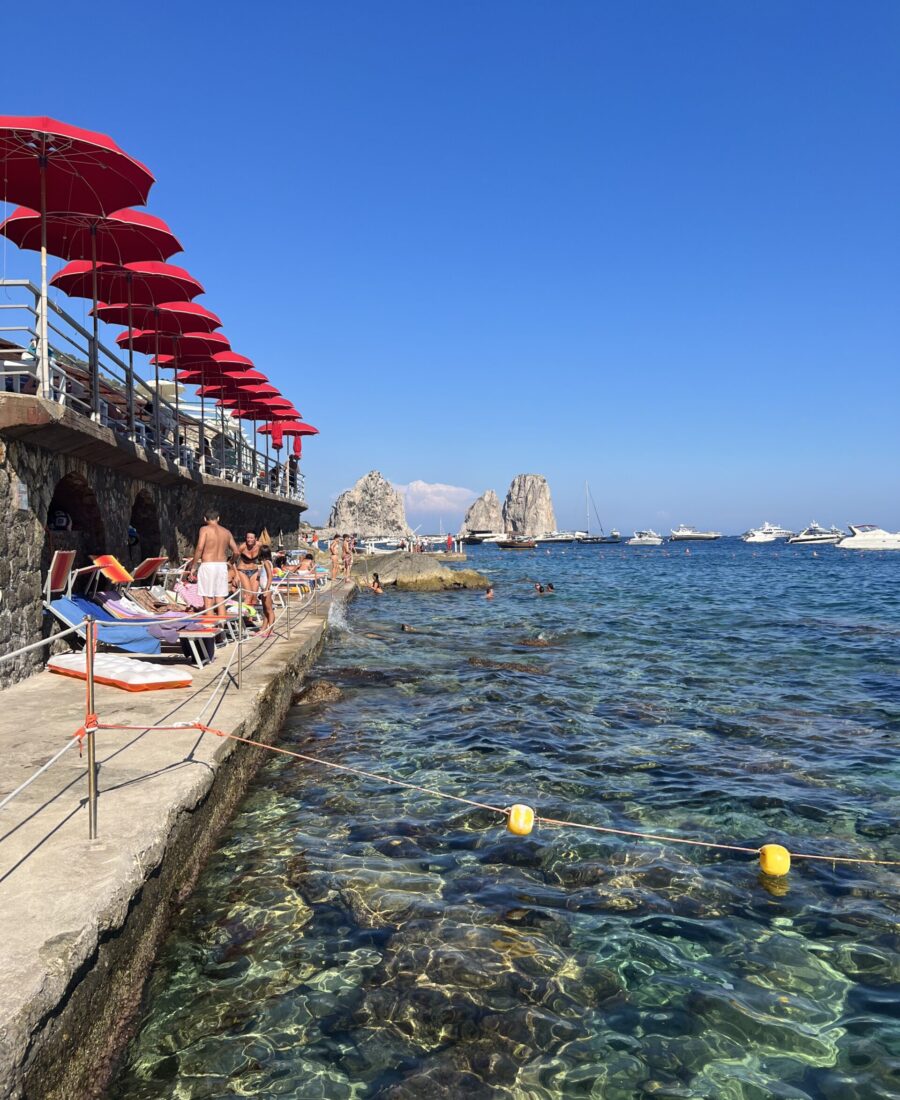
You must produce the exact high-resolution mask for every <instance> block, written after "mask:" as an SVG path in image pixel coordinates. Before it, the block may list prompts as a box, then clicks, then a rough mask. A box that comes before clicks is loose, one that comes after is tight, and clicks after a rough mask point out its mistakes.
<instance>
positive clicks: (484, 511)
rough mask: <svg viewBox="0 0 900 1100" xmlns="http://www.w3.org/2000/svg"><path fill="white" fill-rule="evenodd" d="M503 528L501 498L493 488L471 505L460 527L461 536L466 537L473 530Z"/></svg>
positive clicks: (499, 529)
mask: <svg viewBox="0 0 900 1100" xmlns="http://www.w3.org/2000/svg"><path fill="white" fill-rule="evenodd" d="M502 530H503V513H502V512H501V511H500V498H499V497H498V496H497V494H496V493H495V492H494V490H493V489H488V490H487V492H485V493H482V494H481V496H480V497H479V498H478V500H475V501H473V502H472V503H471V504H470V505H469V510H468V512H466V518H465V519H464V520H463V523H462V527H460V529H459V537H460V538H465V536H466V535H468V534H469V533H470V532H471V531H496V532H498V533H499V532H500V531H502Z"/></svg>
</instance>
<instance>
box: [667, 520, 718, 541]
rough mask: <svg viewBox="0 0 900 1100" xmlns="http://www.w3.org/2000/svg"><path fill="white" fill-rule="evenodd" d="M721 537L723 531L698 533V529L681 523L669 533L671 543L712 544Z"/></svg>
mask: <svg viewBox="0 0 900 1100" xmlns="http://www.w3.org/2000/svg"><path fill="white" fill-rule="evenodd" d="M721 537H722V532H721V531H698V530H697V528H696V527H688V526H687V524H685V523H681V524H679V525H678V526H677V527H676V528H675V529H674V530H673V531H671V532H670V533H669V542H710V541H711V540H712V539H720V538H721Z"/></svg>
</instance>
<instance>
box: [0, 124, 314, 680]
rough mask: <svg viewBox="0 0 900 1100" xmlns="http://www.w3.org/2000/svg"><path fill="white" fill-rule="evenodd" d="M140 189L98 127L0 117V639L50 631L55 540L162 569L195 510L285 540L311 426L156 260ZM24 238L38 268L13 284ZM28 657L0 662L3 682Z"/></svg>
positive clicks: (173, 245)
mask: <svg viewBox="0 0 900 1100" xmlns="http://www.w3.org/2000/svg"><path fill="white" fill-rule="evenodd" d="M153 183H154V177H153V175H152V174H151V172H150V170H149V169H148V168H147V167H146V166H145V165H143V164H142V163H141V162H140V161H137V160H135V159H134V158H133V157H131V156H129V155H128V154H127V153H126V152H124V151H123V150H122V149H121V148H120V147H119V146H118V145H117V144H116V142H115V141H114V140H113V139H112V138H110V137H108V136H107V135H105V134H102V133H97V132H93V131H87V130H83V129H80V128H78V127H75V126H71V125H69V124H67V123H64V122H60V121H58V120H55V119H50V118H45V117H10V116H0V200H2V201H3V202H5V203H7V204H8V207H7V216H6V218H5V220H4V221H3V222H2V224H0V235H2V237H4V238H5V240H3V241H2V242H0V246H2V248H3V250H4V277H3V278H0V507H2V508H3V510H4V523H3V524H2V525H0V631H2V635H3V638H4V642H5V643H6V647H8V648H9V649H10V650H11V649H14V648H16V647H17V646H21V645H26V644H29V643H31V642H34V641H35V640H36V639H40V638H41V636H42V631H46V629H47V624H46V622H43V621H42V593H43V591H44V586H45V584H44V582H45V580H46V577H47V572H48V570H49V565H50V562H51V560H52V557H53V553H54V552H55V551H56V550H59V549H70V550H74V551H75V552H76V562H75V564H76V566H86V565H88V564H89V563H90V561H91V560H92V558H93V557H94V556H96V555H102V554H113V555H115V556H117V557H118V558H119V559H120V560H121V561H122V562H124V563H126V564H132V565H133V564H136V563H137V562H139V561H141V560H142V559H144V558H147V557H151V556H153V555H160V554H164V555H167V556H168V557H169V559H170V562H171V564H172V565H174V566H175V567H177V566H178V565H180V562H181V559H182V558H183V557H184V556H185V555H187V554H189V553H190V552H191V550H192V549H193V544H194V541H195V539H196V536H197V529H198V527H199V524H200V522H201V520H202V515H203V512H204V510H205V509H208V508H215V509H216V510H217V511H219V512H220V514H221V516H222V519H223V522H225V523H227V524H228V525H230V526H232V527H233V528H234V529H235V531H236V532H243V531H246V530H256V531H261V530H263V529H266V530H267V531H268V532H269V533H270V534H271V536H272V538H273V540H275V539H277V540H279V541H280V542H283V543H284V545H285V546H287V547H291V546H296V544H297V535H298V525H299V519H300V516H301V514H302V513H303V512H304V511H305V509H306V500H305V484H304V477H303V473H302V471H301V459H302V445H303V437H304V436H308V435H315V434H317V430H316V428H314V427H312V425H310V424H309V423H307V422H306V421H305V420H304V419H303V417H302V415H301V413H300V410H299V409H298V408H297V407H296V405H295V404H294V402H293V400H291V399H290V398H289V397H287V396H285V395H283V394H282V393H280V392H279V390H278V388H277V387H276V386H274V385H272V384H271V382H270V381H269V379H268V378H267V377H266V375H265V374H263V373H262V372H261V371H259V370H258V369H257V367H256V365H255V363H254V362H253V360H252V359H250V358H249V357H248V356H246V355H243V354H239V353H238V352H236V351H234V350H233V349H232V347H231V343H230V341H229V339H228V337H227V336H226V335H225V334H224V333H223V332H222V320H221V319H220V318H219V317H218V316H217V315H216V314H215V313H214V312H213V311H212V310H211V309H210V308H208V307H207V306H205V305H202V304H200V303H199V302H197V301H196V299H197V298H198V297H200V296H201V295H202V294H203V293H204V288H203V285H202V283H201V282H200V281H199V280H198V279H197V278H196V277H195V276H194V275H193V274H191V273H190V272H189V271H188V270H186V269H185V268H184V267H181V266H178V265H176V264H173V263H171V262H170V260H171V257H172V256H174V255H176V254H177V253H179V252H181V251H182V246H181V244H180V243H179V241H178V239H177V237H176V236H175V234H174V232H173V231H172V229H171V228H170V227H169V226H168V225H167V224H166V223H165V222H164V221H163V220H162V219H161V218H159V217H157V216H155V215H154V214H151V213H149V212H148V211H146V210H143V209H139V208H140V207H143V206H144V204H146V202H147V199H148V195H149V192H150V190H151V187H152V185H153ZM20 250H21V251H20ZM28 251H33V252H34V253H36V254H37V255H39V257H40V276H39V279H35V277H33V276H32V277H31V278H29V277H25V276H26V275H27V272H25V271H24V270H23V269H25V268H26V258H25V257H26V253H27V252H28ZM20 256H21V258H22V264H21V267H20V268H19V272H16V266H17V257H20ZM51 267H52V268H58V270H56V271H55V273H53V274H52V275H51V274H50V272H49V271H48V268H51ZM17 274H22V275H23V277H15V276H16V275H17ZM79 315H80V316H81V320H79V319H78V317H79ZM113 325H114V326H118V328H119V329H120V331H118V333H116V332H115V331H113V330H110V329H109V328H108V326H113ZM42 657H43V655H42V653H41V652H40V651H39V652H38V653H37V654H30V655H27V656H26V657H23V658H22V660H21V661H18V660H17V661H16V663H15V665H14V666H13V667H12V668H10V666H9V665H6V666H5V667H4V669H3V670H0V684H5V683H9V682H12V681H13V680H15V679H20V678H21V677H22V676H23V675H27V674H28V672H30V671H33V670H34V669H36V668H37V667H40V663H41V660H42Z"/></svg>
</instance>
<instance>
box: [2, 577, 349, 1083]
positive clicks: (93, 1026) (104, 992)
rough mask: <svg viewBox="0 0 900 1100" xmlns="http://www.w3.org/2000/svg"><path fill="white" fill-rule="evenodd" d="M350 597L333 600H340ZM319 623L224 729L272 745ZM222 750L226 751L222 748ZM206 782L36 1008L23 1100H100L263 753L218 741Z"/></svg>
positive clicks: (317, 641)
mask: <svg viewBox="0 0 900 1100" xmlns="http://www.w3.org/2000/svg"><path fill="white" fill-rule="evenodd" d="M351 596H352V592H347V593H345V594H342V597H341V598H342V600H343V599H349V598H350V597H351ZM327 634H328V627H327V622H325V623H323V625H322V629H321V630H320V631H319V632H318V633H317V635H315V636H313V637H311V638H308V639H305V640H304V641H303V642H301V643H300V644H299V645H298V646H297V647H296V649H295V650H294V652H293V653H292V654H291V655H290V656H289V657H287V658H286V660H285V662H284V664H283V665H282V667H281V670H280V671H279V672H278V673H277V674H276V675H275V676H274V677H272V678H271V679H270V680H269V682H268V683H267V684H266V685H265V687H264V688H263V689H262V691H261V692H260V695H259V706H258V707H257V709H256V711H255V712H254V713H253V714H252V715H250V716H248V717H247V718H246V719H244V721H242V722H241V723H239V724H238V725H236V726H235V728H234V729H233V730H232V732H234V733H238V734H240V735H241V736H244V737H252V738H253V739H255V740H259V741H264V742H266V743H269V744H271V743H273V742H274V741H275V740H276V739H277V735H278V733H279V731H280V729H281V726H282V724H283V722H284V719H285V717H286V715H287V712H288V709H289V707H290V705H291V697H292V694H293V692H294V690H295V687H296V683H297V679H298V677H299V676H300V674H301V673H303V672H305V671H307V670H308V669H309V668H310V667H311V666H312V665H313V663H314V662H315V660H316V659H317V657H318V656H319V654H320V653H321V650H322V648H323V647H324V645H325V641H326V638H327ZM229 749H231V751H228V750H229ZM223 750H224V751H223V752H222V754H221V755H220V756H219V757H218V760H217V762H216V767H215V772H214V775H213V777H212V779H211V781H210V783H209V785H208V787H207V788H206V789H205V791H204V792H202V793H201V794H200V795H199V796H198V798H197V801H196V803H195V804H194V805H193V806H185V805H182V806H180V807H178V808H177V813H176V815H175V818H174V823H173V825H172V827H171V829H170V832H169V835H168V838H167V840H166V843H165V849H164V852H163V854H162V857H161V859H160V861H159V863H158V864H157V865H156V866H155V867H150V868H146V869H145V870H144V874H143V878H142V880H141V881H140V882H139V883H138V884H137V885H136V886H135V887H134V888H133V890H132V895H131V898H130V901H129V902H128V904H127V910H126V912H125V916H124V920H122V921H121V923H119V924H115V923H113V922H112V921H111V926H110V927H109V928H108V929H107V930H106V931H105V932H103V933H101V935H100V937H99V939H98V942H97V944H96V946H95V948H94V950H93V952H92V953H91V955H90V956H89V957H88V958H87V959H85V960H84V961H83V962H81V963H80V964H79V965H78V966H77V967H76V968H75V969H74V971H73V972H72V973H71V974H70V976H69V980H68V983H67V984H66V987H65V990H64V992H63V994H62V995H61V996H60V997H59V998H58V999H57V1003H55V1004H53V1005H51V1006H49V1007H46V1006H45V1007H44V1008H43V1011H42V1012H41V1019H40V1022H39V1023H38V1025H37V1026H36V1027H35V1028H33V1030H32V1033H31V1036H30V1040H29V1044H28V1049H27V1051H26V1052H25V1053H24V1057H23V1059H22V1062H21V1065H20V1070H19V1073H18V1074H17V1075H16V1076H17V1077H18V1079H19V1084H18V1087H17V1088H16V1089H15V1091H12V1092H10V1093H8V1094H7V1095H8V1096H13V1097H15V1096H18V1097H22V1098H24V1100H73V1098H74V1097H78V1098H84V1100H88V1098H99V1097H102V1096H103V1095H104V1094H105V1092H106V1090H107V1088H108V1087H109V1085H110V1084H111V1082H112V1079H113V1076H114V1074H115V1072H116V1069H117V1068H118V1064H119V1061H120V1059H121V1057H122V1055H123V1054H124V1051H125V1048H126V1046H127V1044H128V1043H129V1042H130V1040H131V1039H132V1037H133V1036H134V1034H135V1032H136V1029H137V1023H138V1019H139V1014H140V1011H141V1006H142V1000H143V994H144V989H145V986H146V983H147V979H148V978H149V975H150V971H151V969H152V967H153V964H154V962H155V960H156V957H157V954H158V952H159V949H160V947H161V946H162V943H163V941H164V939H165V937H166V936H167V934H168V932H169V931H170V929H171V927H172V923H173V921H174V919H175V918H176V916H177V914H178V912H179V910H180V908H181V907H182V905H183V904H184V902H185V901H186V900H187V898H188V897H189V896H190V894H191V892H192V890H193V888H194V886H195V884H196V882H197V879H198V878H199V876H200V873H201V871H202V870H203V867H204V866H205V864H206V861H207V860H208V858H209V856H210V855H211V854H212V852H213V850H214V848H215V845H216V842H217V840H218V838H219V836H220V835H221V833H222V831H223V829H224V828H225V827H226V826H227V825H228V823H229V821H230V820H231V818H232V817H233V816H234V813H235V812H236V810H237V807H238V805H239V804H240V802H241V800H242V798H243V796H244V794H245V793H246V791H247V788H248V786H249V784H250V782H251V780H252V779H253V776H254V775H255V773H256V771H257V770H258V768H259V767H260V765H261V764H262V763H263V762H264V760H266V759H267V758H268V756H267V754H266V752H265V750H263V749H257V748H253V747H251V746H247V745H241V744H239V743H236V742H226V743H225V744H223Z"/></svg>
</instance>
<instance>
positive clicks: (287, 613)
mask: <svg viewBox="0 0 900 1100" xmlns="http://www.w3.org/2000/svg"><path fill="white" fill-rule="evenodd" d="M284 617H285V619H286V620H287V636H288V637H289V638H290V636H291V578H290V577H288V582H287V588H286V589H285V593H284Z"/></svg>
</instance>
